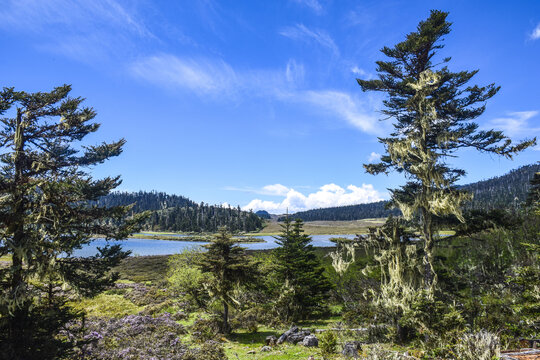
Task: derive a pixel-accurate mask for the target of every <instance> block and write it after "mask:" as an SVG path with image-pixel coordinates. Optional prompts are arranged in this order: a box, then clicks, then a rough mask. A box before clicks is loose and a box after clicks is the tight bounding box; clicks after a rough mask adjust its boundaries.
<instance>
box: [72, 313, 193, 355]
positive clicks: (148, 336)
mask: <svg viewBox="0 0 540 360" xmlns="http://www.w3.org/2000/svg"><path fill="white" fill-rule="evenodd" d="M85 325H86V335H84V338H83V340H85V341H90V342H89V343H88V344H86V345H83V346H82V347H81V349H80V352H81V353H80V356H81V357H82V358H83V359H110V360H115V359H125V360H138V359H141V360H142V359H153V360H161V359H163V360H165V359H171V360H175V359H184V357H183V355H184V354H185V353H186V352H187V350H188V349H187V347H186V346H185V345H184V344H182V343H181V342H180V337H181V336H182V335H183V334H185V332H186V331H185V329H184V327H183V326H182V325H179V324H178V323H176V322H175V321H174V320H173V319H172V318H171V316H170V314H168V313H165V314H162V315H161V316H158V317H155V318H154V317H152V316H141V315H129V316H125V317H123V318H120V319H106V318H93V319H89V320H87V321H86V324H85Z"/></svg>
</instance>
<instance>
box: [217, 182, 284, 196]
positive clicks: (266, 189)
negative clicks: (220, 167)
mask: <svg viewBox="0 0 540 360" xmlns="http://www.w3.org/2000/svg"><path fill="white" fill-rule="evenodd" d="M224 189H225V190H230V191H241V192H248V193H253V194H259V195H269V196H285V195H287V193H288V192H289V191H290V190H291V189H289V188H288V187H286V186H284V185H281V184H272V185H266V186H263V187H262V188H251V187H236V186H226V187H225V188H224Z"/></svg>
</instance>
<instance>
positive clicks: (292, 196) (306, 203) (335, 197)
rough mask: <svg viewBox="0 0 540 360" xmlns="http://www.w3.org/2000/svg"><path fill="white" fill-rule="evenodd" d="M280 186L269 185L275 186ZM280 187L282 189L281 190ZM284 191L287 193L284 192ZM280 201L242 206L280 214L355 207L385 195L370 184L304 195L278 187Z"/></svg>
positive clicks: (324, 188) (332, 186)
mask: <svg viewBox="0 0 540 360" xmlns="http://www.w3.org/2000/svg"><path fill="white" fill-rule="evenodd" d="M276 185H280V184H275V185H270V186H276ZM281 187H282V188H281ZM285 189H287V191H286V192H285ZM280 195H281V196H283V199H282V200H281V201H272V200H261V199H253V200H251V201H250V202H249V203H248V204H247V205H245V206H243V209H245V210H250V209H251V210H254V211H257V210H267V211H269V212H272V213H278V214H282V213H285V212H286V211H287V210H288V211H289V212H297V211H303V210H309V209H316V208H324V207H333V206H344V205H355V204H362V203H368V202H374V201H379V200H383V199H384V198H385V196H386V194H382V193H380V192H379V191H377V190H375V189H374V188H373V185H371V184H362V186H356V185H349V186H347V187H346V188H343V187H341V186H339V185H336V184H327V185H323V186H321V187H320V188H319V189H318V190H317V191H316V192H313V193H310V194H307V195H304V194H303V193H301V192H299V191H297V190H295V189H292V188H287V187H286V186H283V185H280Z"/></svg>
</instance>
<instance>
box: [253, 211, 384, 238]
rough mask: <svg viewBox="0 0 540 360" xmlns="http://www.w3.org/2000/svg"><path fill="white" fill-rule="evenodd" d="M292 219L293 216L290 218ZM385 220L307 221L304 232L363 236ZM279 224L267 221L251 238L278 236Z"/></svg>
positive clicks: (309, 233)
mask: <svg viewBox="0 0 540 360" xmlns="http://www.w3.org/2000/svg"><path fill="white" fill-rule="evenodd" d="M291 218H293V219H294V216H291ZM384 221H385V219H362V220H351V221H307V222H305V223H304V232H305V233H306V234H308V235H347V234H364V233H366V232H367V231H368V228H369V227H373V226H380V225H382V224H383V223H384ZM281 224H282V223H281V222H277V221H268V222H266V224H265V227H264V228H263V229H262V230H261V231H260V232H256V233H250V235H253V236H266V235H279V233H280V232H281V231H282V228H281Z"/></svg>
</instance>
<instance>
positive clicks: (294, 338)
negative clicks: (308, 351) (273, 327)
mask: <svg viewBox="0 0 540 360" xmlns="http://www.w3.org/2000/svg"><path fill="white" fill-rule="evenodd" d="M310 334H311V333H310V332H309V331H306V330H302V331H298V332H295V333H292V334H290V335H289V336H287V339H286V341H287V342H288V343H291V344H295V345H296V344H298V343H299V342H302V341H304V338H305V337H306V336H308V335H310Z"/></svg>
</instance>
